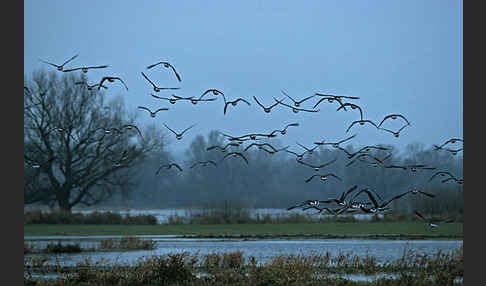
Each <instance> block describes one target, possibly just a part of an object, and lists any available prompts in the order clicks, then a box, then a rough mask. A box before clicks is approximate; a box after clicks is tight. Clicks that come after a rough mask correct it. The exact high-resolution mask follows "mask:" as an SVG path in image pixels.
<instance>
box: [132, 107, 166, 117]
mask: <svg viewBox="0 0 486 286" xmlns="http://www.w3.org/2000/svg"><path fill="white" fill-rule="evenodd" d="M138 108H139V109H142V110H147V111H148V112H149V113H150V117H155V115H157V112H159V111H162V110H169V109H168V108H167V107H161V108H159V109H157V110H155V111H152V110H150V109H149V108H147V107H145V106H138Z"/></svg>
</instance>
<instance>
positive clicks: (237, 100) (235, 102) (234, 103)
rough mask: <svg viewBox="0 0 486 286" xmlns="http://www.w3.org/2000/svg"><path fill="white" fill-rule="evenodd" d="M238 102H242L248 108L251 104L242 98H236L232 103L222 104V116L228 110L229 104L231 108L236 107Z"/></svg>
mask: <svg viewBox="0 0 486 286" xmlns="http://www.w3.org/2000/svg"><path fill="white" fill-rule="evenodd" d="M239 101H243V102H244V103H246V104H247V105H248V106H250V105H251V104H250V103H249V102H248V101H247V100H246V99H244V98H241V97H240V98H238V99H236V100H233V101H228V102H226V103H225V104H224V110H223V114H226V109H227V108H228V105H230V104H231V106H236V105H237V104H238V102H239Z"/></svg>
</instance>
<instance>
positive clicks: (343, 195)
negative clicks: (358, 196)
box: [321, 185, 358, 206]
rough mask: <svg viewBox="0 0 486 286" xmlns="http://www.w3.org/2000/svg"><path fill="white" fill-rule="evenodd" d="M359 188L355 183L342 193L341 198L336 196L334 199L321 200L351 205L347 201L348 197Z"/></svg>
mask: <svg viewBox="0 0 486 286" xmlns="http://www.w3.org/2000/svg"><path fill="white" fill-rule="evenodd" d="M357 188H358V185H354V186H352V187H350V188H349V189H347V190H346V191H344V192H342V193H341V196H340V197H339V198H334V199H328V200H323V201H321V202H322V203H336V204H338V205H339V206H347V205H349V204H348V202H347V201H346V197H347V196H348V195H349V194H351V193H352V192H354V191H356V189H357Z"/></svg>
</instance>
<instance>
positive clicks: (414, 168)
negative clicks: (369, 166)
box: [385, 164, 437, 172]
mask: <svg viewBox="0 0 486 286" xmlns="http://www.w3.org/2000/svg"><path fill="white" fill-rule="evenodd" d="M385 168H388V169H390V168H395V169H402V170H405V171H406V170H410V171H412V172H416V171H417V170H418V169H422V170H435V169H437V168H435V167H426V166H425V165H422V164H415V165H404V166H397V165H388V166H385Z"/></svg>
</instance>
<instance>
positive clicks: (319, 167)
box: [297, 158, 337, 172]
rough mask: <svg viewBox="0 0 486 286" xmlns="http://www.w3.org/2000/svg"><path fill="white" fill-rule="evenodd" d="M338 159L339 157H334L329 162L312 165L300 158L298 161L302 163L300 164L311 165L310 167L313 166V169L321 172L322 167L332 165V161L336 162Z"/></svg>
mask: <svg viewBox="0 0 486 286" xmlns="http://www.w3.org/2000/svg"><path fill="white" fill-rule="evenodd" d="M336 160H337V158H334V159H332V160H331V161H329V162H327V163H324V164H321V165H312V164H308V163H306V162H304V161H302V160H299V161H297V162H298V163H300V164H302V165H305V166H309V167H311V168H312V169H314V171H316V172H319V170H320V169H321V168H324V167H326V166H329V165H331V164H332V163H334V162H336Z"/></svg>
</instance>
